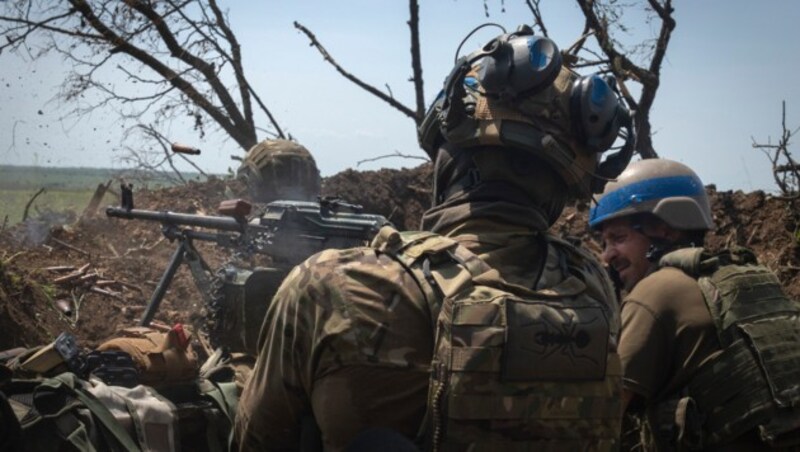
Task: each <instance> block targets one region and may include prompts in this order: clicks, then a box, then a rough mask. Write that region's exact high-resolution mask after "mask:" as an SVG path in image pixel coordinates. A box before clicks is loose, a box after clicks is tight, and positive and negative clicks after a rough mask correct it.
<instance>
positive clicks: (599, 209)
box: [589, 159, 714, 231]
mask: <svg viewBox="0 0 800 452" xmlns="http://www.w3.org/2000/svg"><path fill="white" fill-rule="evenodd" d="M640 213H649V214H652V215H654V216H656V217H657V218H659V219H660V220H662V221H663V222H665V223H666V224H667V225H669V226H670V227H672V228H674V229H678V230H686V231H697V230H701V231H707V230H709V229H712V228H713V227H714V222H713V220H712V216H711V205H710V204H709V202H708V195H707V194H706V190H705V188H704V187H703V183H702V181H700V178H699V177H697V174H695V172H694V171H692V170H691V169H690V168H689V167H687V166H686V165H684V164H682V163H678V162H674V161H672V160H666V159H646V160H640V161H637V162H633V163H631V164H630V165H628V167H627V168H625V170H624V171H623V172H622V174H620V175H619V177H618V178H617V179H616V180H615V181H612V182H609V183H608V184H607V185H606V187H605V190H604V191H603V194H602V195H601V196H600V198H599V199H598V201H597V205H596V206H594V207H592V209H591V211H590V212H589V226H590V227H592V228H593V229H598V228H599V227H601V226H602V225H603V223H604V222H606V221H608V220H612V219H614V218H620V217H626V216H629V215H636V214H640Z"/></svg>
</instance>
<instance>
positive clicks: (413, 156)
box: [356, 151, 430, 166]
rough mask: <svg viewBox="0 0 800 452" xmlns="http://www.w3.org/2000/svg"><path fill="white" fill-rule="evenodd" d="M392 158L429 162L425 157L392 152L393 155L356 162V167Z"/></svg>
mask: <svg viewBox="0 0 800 452" xmlns="http://www.w3.org/2000/svg"><path fill="white" fill-rule="evenodd" d="M392 157H402V158H404V159H416V160H423V161H425V162H427V161H430V160H429V159H428V158H427V157H420V156H418V155H409V154H402V153H401V152H400V151H394V153H393V154H386V155H379V156H378V157H373V158H369V159H364V160H359V161H358V162H356V166H361V164H362V163H367V162H376V161H378V160H383V159H388V158H392Z"/></svg>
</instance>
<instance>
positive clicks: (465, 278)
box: [373, 228, 621, 450]
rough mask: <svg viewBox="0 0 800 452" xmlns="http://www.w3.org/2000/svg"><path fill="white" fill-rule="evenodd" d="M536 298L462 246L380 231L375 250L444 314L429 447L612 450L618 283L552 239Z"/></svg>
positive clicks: (616, 421) (617, 411)
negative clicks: (408, 273) (391, 259)
mask: <svg viewBox="0 0 800 452" xmlns="http://www.w3.org/2000/svg"><path fill="white" fill-rule="evenodd" d="M546 240H547V242H548V259H547V264H546V266H545V270H544V272H543V274H542V276H541V277H540V278H539V281H538V283H537V285H536V287H535V289H529V288H526V287H522V286H519V285H514V284H511V283H508V282H506V281H505V280H504V279H503V278H502V276H501V275H500V274H499V273H498V272H497V271H496V270H494V269H492V268H490V267H489V266H488V265H487V264H485V263H484V262H483V261H482V260H481V259H480V258H478V257H477V256H476V255H474V254H473V253H471V252H470V251H468V250H467V249H466V248H464V247H462V246H460V245H458V243H457V242H455V241H453V240H451V239H449V238H446V237H442V236H439V235H436V234H433V233H429V232H409V233H398V232H397V231H395V230H393V229H391V228H384V229H382V230H381V233H380V234H379V236H378V237H377V238H376V240H375V242H374V243H373V246H374V247H376V248H377V249H378V250H380V251H383V252H386V253H389V254H391V255H393V256H395V257H396V258H397V259H398V260H400V262H402V263H403V264H404V265H406V266H407V267H408V268H410V269H411V270H412V273H413V274H414V275H415V277H416V279H417V280H418V282H419V284H420V287H422V288H423V291H424V292H425V294H426V298H427V299H428V301H429V304H431V307H432V311H433V312H437V311H438V317H436V323H435V325H434V328H435V331H436V343H435V344H436V345H435V349H434V357H433V361H432V363H431V384H430V389H429V396H428V414H427V422H426V426H425V427H426V441H427V442H429V443H430V444H429V445H430V446H431V448H432V449H433V450H517V449H519V450H531V449H536V450H539V449H541V450H587V449H589V450H615V449H616V448H618V440H619V430H620V422H621V421H620V418H621V407H620V402H619V391H620V387H621V386H620V385H621V367H620V362H619V357H618V355H617V354H616V350H615V345H614V344H613V341H612V339H611V338H613V337H615V336H616V333H617V330H618V325H617V321H616V315H615V313H614V311H613V304H614V302H613V300H615V298H614V295H613V293H612V291H611V285H610V282H609V281H608V279H607V277H606V276H605V274H604V273H603V272H602V269H600V267H599V265H598V264H597V263H596V261H594V260H593V259H592V258H591V257H589V256H588V255H587V254H586V253H584V252H582V251H580V250H579V249H578V248H576V247H574V246H572V245H571V244H569V243H567V242H564V241H561V240H558V239H556V238H554V237H549V236H548V237H547V239H546Z"/></svg>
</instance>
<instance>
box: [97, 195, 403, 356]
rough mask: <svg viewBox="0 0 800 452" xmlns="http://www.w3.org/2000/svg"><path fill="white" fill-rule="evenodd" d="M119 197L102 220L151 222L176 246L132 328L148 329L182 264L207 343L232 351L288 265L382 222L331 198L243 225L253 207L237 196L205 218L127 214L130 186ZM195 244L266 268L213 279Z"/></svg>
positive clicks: (243, 346)
mask: <svg viewBox="0 0 800 452" xmlns="http://www.w3.org/2000/svg"><path fill="white" fill-rule="evenodd" d="M121 198H122V200H123V202H122V205H121V206H120V207H108V208H107V209H106V215H107V216H109V217H112V218H122V219H128V220H146V221H157V222H159V223H161V225H162V229H161V231H162V233H163V234H164V236H165V237H166V238H167V239H169V240H170V241H175V240H177V241H178V246H177V248H176V249H175V251H174V253H173V254H172V259H171V260H170V263H169V266H168V267H167V269H166V270H165V271H164V274H163V275H162V276H161V280H160V281H159V283H158V285H157V286H156V288H155V290H154V291H153V294H152V296H151V298H150V301H149V303H148V304H147V307H146V309H145V311H144V314H143V315H142V318H141V320H140V322H139V324H140V325H141V326H147V325H149V324H150V322H151V321H152V320H153V317H154V316H155V313H156V311H157V310H158V307H159V305H160V304H161V301H162V300H163V298H164V295H165V294H166V291H167V289H168V288H169V286H170V283H171V282H172V279H173V278H174V276H175V273H176V271H177V270H178V268H179V267H180V265H181V264H182V263H184V262H185V263H186V264H187V265H188V266H189V269H190V271H191V274H192V277H193V280H194V282H195V285H196V286H197V289H198V290H199V292H200V293H201V294H202V296H203V297H204V301H205V303H206V306H207V307H208V308H207V309H208V318H207V325H206V326H207V327H208V333H209V338H210V340H211V343H212V345H213V346H214V347H219V346H225V347H226V348H227V349H228V350H229V351H233V352H236V351H239V352H245V353H254V352H255V343H256V341H257V339H258V332H259V329H260V327H261V321H262V320H263V317H264V314H265V313H266V310H267V307H268V304H269V301H270V300H271V299H272V295H274V293H275V291H276V290H277V289H278V287H279V286H280V283H281V281H283V278H284V277H285V276H286V274H287V273H288V272H289V270H291V269H292V268H293V267H294V266H295V265H297V264H299V263H300V262H302V261H303V260H305V259H306V258H308V257H309V256H311V255H312V254H315V253H317V252H319V251H322V250H324V249H329V248H349V247H354V246H361V245H364V244H366V243H367V242H368V241H369V240H370V239H371V238H372V237H373V236H375V234H376V233H377V232H378V230H379V229H380V228H381V227H382V226H384V225H386V224H389V221H388V220H387V219H386V218H385V217H383V216H381V215H374V214H365V213H361V211H362V207H361V206H359V205H355V204H350V203H346V202H344V201H342V200H341V199H339V198H331V197H325V198H320V199H319V202H318V203H314V202H307V201H274V202H271V203H269V204H267V205H266V207H265V210H264V213H263V214H262V215H259V216H256V217H254V218H252V219H249V220H248V216H249V215H250V213H251V210H252V205H251V204H250V203H248V202H246V201H243V200H240V199H236V200H229V201H223V202H222V203H221V204H220V206H219V208H218V212H219V213H220V215H221V216H204V215H193V214H186V213H176V212H168V211H161V212H159V211H152V210H141V209H134V208H133V193H132V190H131V187H130V186H128V185H125V184H123V185H122V196H121ZM199 229H211V230H213V232H212V231H203V230H199ZM195 240H201V241H208V242H213V243H216V244H217V245H219V246H223V247H226V248H231V249H233V250H234V251H235V253H237V254H238V255H240V256H248V255H252V254H266V255H268V256H269V257H270V258H271V260H272V263H273V264H272V266H271V267H270V268H263V267H257V268H255V269H252V270H250V269H241V268H236V267H234V266H232V265H225V266H223V268H222V269H221V270H220V271H218V272H216V277H212V276H211V275H212V274H213V273H214V272H213V271H212V270H211V268H210V267H209V265H208V264H207V263H206V261H205V260H204V259H203V258H202V256H201V255H200V253H199V252H198V251H197V249H196V248H195V246H194V244H193V242H194V241H195Z"/></svg>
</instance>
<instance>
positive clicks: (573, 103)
mask: <svg viewBox="0 0 800 452" xmlns="http://www.w3.org/2000/svg"><path fill="white" fill-rule="evenodd" d="M587 80H588V79H587V78H586V77H580V78H578V79H577V80H575V82H573V85H572V92H571V93H570V96H569V115H570V118H571V120H570V122H571V123H572V132H573V133H574V134H575V138H577V140H578V142H579V143H581V144H584V143H586V133H585V132H584V130H583V124H582V123H581V118H583V99H582V97H583V90H584V89H585V88H584V85H585V84H586V83H587Z"/></svg>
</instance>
